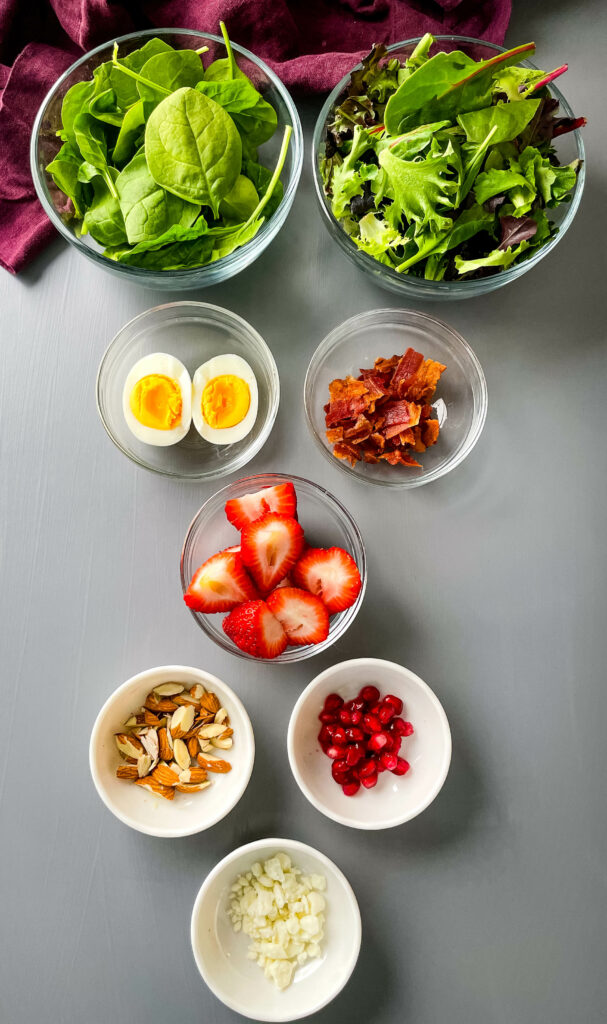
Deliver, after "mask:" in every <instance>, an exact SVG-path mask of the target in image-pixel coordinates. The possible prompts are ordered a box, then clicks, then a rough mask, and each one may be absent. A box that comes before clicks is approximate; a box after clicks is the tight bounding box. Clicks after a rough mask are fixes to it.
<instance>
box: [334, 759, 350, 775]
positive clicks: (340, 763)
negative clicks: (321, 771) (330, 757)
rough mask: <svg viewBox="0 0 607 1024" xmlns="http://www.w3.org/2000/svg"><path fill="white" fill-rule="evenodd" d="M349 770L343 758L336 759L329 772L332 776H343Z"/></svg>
mask: <svg viewBox="0 0 607 1024" xmlns="http://www.w3.org/2000/svg"><path fill="white" fill-rule="evenodd" d="M349 770H350V765H349V764H348V763H347V761H346V759H345V757H338V758H337V760H335V761H334V762H333V764H332V765H331V771H332V772H333V774H334V775H345V774H346V772H347V771H349Z"/></svg>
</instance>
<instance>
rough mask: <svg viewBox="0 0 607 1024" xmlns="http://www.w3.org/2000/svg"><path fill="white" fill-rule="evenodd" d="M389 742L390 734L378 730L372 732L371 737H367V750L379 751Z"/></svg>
mask: <svg viewBox="0 0 607 1024" xmlns="http://www.w3.org/2000/svg"><path fill="white" fill-rule="evenodd" d="M389 743H390V736H389V735H388V733H387V732H381V731H380V732H374V733H373V735H372V736H371V738H370V739H369V741H368V743H367V746H368V748H369V750H372V751H373V752H374V753H375V752H379V751H380V750H383V749H384V747H387V746H388V744H389ZM329 756H331V755H329Z"/></svg>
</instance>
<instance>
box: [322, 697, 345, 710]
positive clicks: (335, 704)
mask: <svg viewBox="0 0 607 1024" xmlns="http://www.w3.org/2000/svg"><path fill="white" fill-rule="evenodd" d="M343 703H344V702H343V698H342V697H340V696H339V694H338V693H330V694H329V696H328V697H327V698H326V700H325V711H339V709H340V708H341V707H343Z"/></svg>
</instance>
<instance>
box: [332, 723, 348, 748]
mask: <svg viewBox="0 0 607 1024" xmlns="http://www.w3.org/2000/svg"><path fill="white" fill-rule="evenodd" d="M333 742H334V744H335V746H336V747H345V745H346V730H345V729H344V727H343V726H342V725H336V726H335V728H334V730H333Z"/></svg>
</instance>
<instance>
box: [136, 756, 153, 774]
mask: <svg viewBox="0 0 607 1024" xmlns="http://www.w3.org/2000/svg"><path fill="white" fill-rule="evenodd" d="M153 762H154V759H153V758H152V757H150V755H149V754H142V755H141V757H140V758H139V760H138V761H137V774H138V775H139V778H140V779H143V778H144V776H146V775H148V773H149V771H150V769H151V767H152V764H153Z"/></svg>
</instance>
